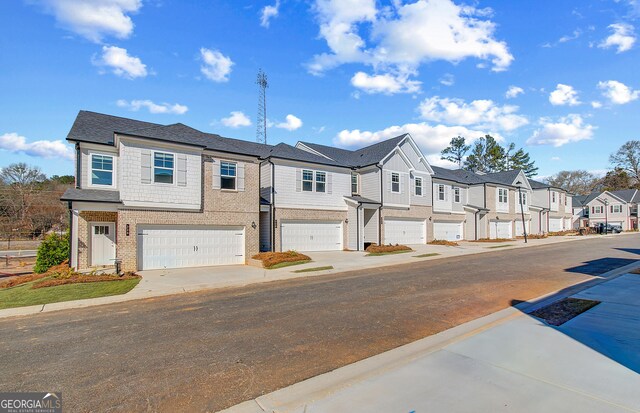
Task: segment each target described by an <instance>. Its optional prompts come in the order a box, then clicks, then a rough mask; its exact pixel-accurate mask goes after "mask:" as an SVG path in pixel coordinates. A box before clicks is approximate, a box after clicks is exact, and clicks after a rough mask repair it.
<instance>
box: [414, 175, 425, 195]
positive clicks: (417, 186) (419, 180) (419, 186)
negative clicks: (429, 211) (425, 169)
mask: <svg viewBox="0 0 640 413" xmlns="http://www.w3.org/2000/svg"><path fill="white" fill-rule="evenodd" d="M413 182H414V184H413V186H414V188H413V193H414V194H415V196H424V185H423V183H424V180H423V179H422V177H421V176H416V177H415V178H413ZM418 182H420V185H418ZM418 188H420V195H418V193H417V189H418Z"/></svg>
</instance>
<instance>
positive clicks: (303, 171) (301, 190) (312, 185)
mask: <svg viewBox="0 0 640 413" xmlns="http://www.w3.org/2000/svg"><path fill="white" fill-rule="evenodd" d="M305 172H311V180H308V179H304V173H305ZM315 176H316V174H315V171H313V170H312V169H303V170H302V171H301V172H300V192H315ZM305 182H311V190H310V191H307V190H306V189H304V183H305Z"/></svg>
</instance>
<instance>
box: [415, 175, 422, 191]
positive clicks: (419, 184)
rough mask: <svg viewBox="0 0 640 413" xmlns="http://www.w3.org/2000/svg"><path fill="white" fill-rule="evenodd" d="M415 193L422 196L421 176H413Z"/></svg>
mask: <svg viewBox="0 0 640 413" xmlns="http://www.w3.org/2000/svg"><path fill="white" fill-rule="evenodd" d="M415 187H416V195H417V196H422V178H420V177H416V178H415Z"/></svg>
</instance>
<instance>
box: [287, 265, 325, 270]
mask: <svg viewBox="0 0 640 413" xmlns="http://www.w3.org/2000/svg"><path fill="white" fill-rule="evenodd" d="M332 269H333V265H327V266H326V267H312V268H303V269H301V270H295V271H294V272H312V271H324V270H332Z"/></svg>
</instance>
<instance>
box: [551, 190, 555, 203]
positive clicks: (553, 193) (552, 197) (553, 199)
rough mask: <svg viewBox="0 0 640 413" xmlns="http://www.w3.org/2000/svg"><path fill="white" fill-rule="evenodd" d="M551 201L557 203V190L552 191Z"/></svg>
mask: <svg viewBox="0 0 640 413" xmlns="http://www.w3.org/2000/svg"><path fill="white" fill-rule="evenodd" d="M551 202H553V203H554V204H555V203H556V193H555V192H553V191H552V192H551Z"/></svg>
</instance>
